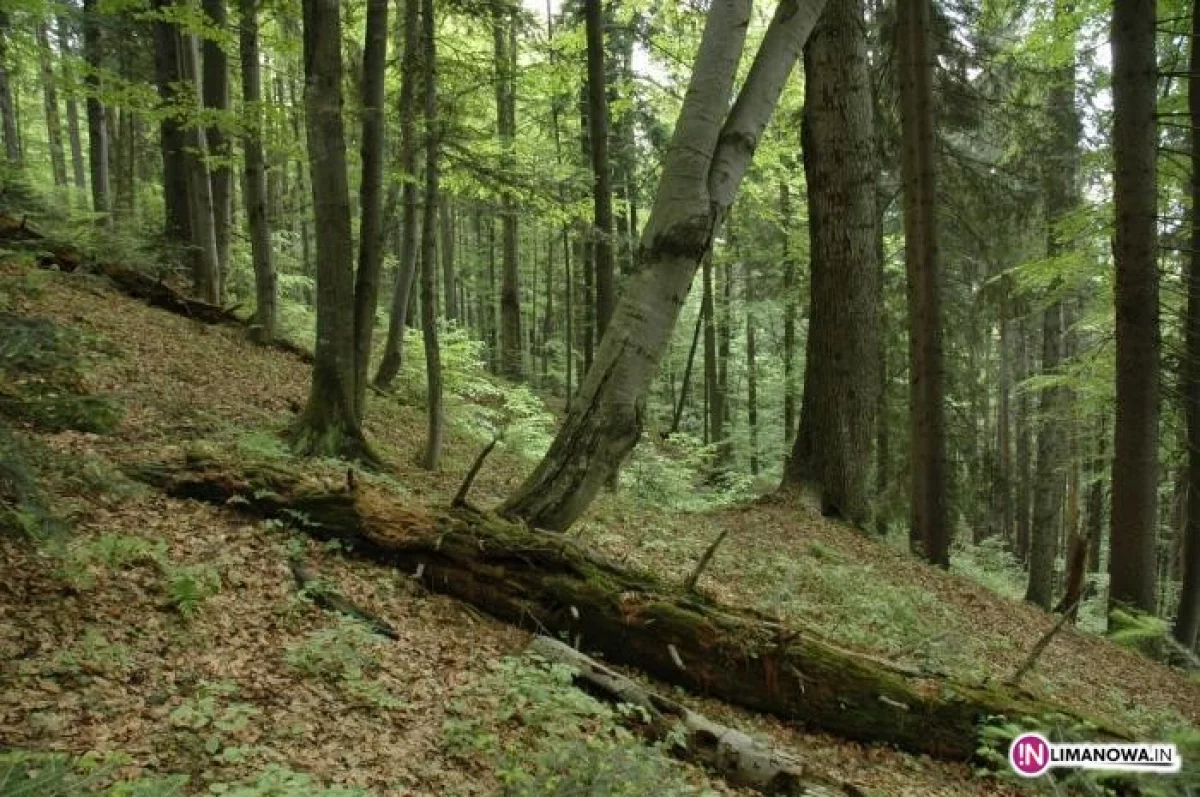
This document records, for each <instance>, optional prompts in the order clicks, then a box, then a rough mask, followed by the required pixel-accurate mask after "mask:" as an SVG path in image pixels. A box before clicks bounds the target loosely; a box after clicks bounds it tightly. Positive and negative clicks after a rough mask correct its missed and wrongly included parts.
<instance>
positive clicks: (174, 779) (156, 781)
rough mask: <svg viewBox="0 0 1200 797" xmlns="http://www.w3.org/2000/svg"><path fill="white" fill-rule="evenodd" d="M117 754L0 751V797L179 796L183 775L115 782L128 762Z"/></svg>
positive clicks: (121, 755) (184, 778)
mask: <svg viewBox="0 0 1200 797" xmlns="http://www.w3.org/2000/svg"><path fill="white" fill-rule="evenodd" d="M128 760H129V758H128V756H125V755H123V754H120V753H111V754H105V755H97V754H92V753H89V754H88V755H85V756H81V757H79V758H71V757H70V756H67V755H63V754H61V753H37V752H27V751H21V750H9V751H3V752H0V795H3V796H4V797H18V795H19V797H78V795H81V794H96V795H104V797H179V796H180V795H182V794H183V793H184V787H185V786H186V785H187V782H188V778H187V776H186V775H169V776H167V777H157V776H153V775H150V776H142V777H139V778H137V779H135V780H125V781H116V782H114V778H115V776H116V772H117V770H118V769H119V768H120V767H121V766H122V765H123V764H125V763H128Z"/></svg>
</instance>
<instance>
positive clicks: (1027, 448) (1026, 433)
mask: <svg viewBox="0 0 1200 797" xmlns="http://www.w3.org/2000/svg"><path fill="white" fill-rule="evenodd" d="M1016 338H1017V339H1016V350H1017V351H1016V361H1017V382H1018V384H1019V383H1020V382H1023V381H1025V380H1026V379H1028V378H1029V376H1030V374H1032V373H1033V366H1032V363H1031V362H1030V356H1029V330H1028V324H1027V322H1026V320H1025V319H1024V318H1019V319H1018V320H1017V321H1016ZM1029 405H1030V401H1029V392H1028V391H1026V390H1020V391H1018V392H1017V412H1016V419H1015V422H1014V424H1013V425H1014V427H1015V433H1016V455H1017V474H1016V477H1017V478H1016V484H1015V485H1014V486H1015V493H1016V496H1015V499H1014V501H1013V511H1014V514H1015V515H1016V545H1015V546H1014V548H1013V553H1015V554H1016V557H1017V561H1019V562H1022V563H1027V562H1028V561H1029V538H1030V536H1031V533H1032V529H1031V528H1030V526H1031V522H1030V518H1031V500H1030V494H1031V491H1032V489H1033V468H1032V466H1031V463H1032V462H1033V424H1032V423H1031V421H1030V414H1031V413H1030V406H1029Z"/></svg>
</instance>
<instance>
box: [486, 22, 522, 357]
mask: <svg viewBox="0 0 1200 797" xmlns="http://www.w3.org/2000/svg"><path fill="white" fill-rule="evenodd" d="M494 14H495V20H494V22H493V27H492V38H493V45H494V50H495V61H496V63H495V68H496V120H497V125H496V134H497V137H498V139H499V141H500V151H501V164H502V167H501V168H503V169H504V170H505V171H508V170H509V169H510V168H512V164H513V152H512V148H513V140H514V138H515V137H516V134H517V116H516V113H517V111H516V108H517V97H516V79H517V74H516V69H517V28H516V24H517V23H516V18H515V15H514V11H513V9H511V8H508V7H504V6H500V7H497V9H496V10H495V11H494ZM500 219H501V225H502V226H501V235H502V243H501V269H500V372H501V373H502V374H503V375H504V376H506V377H508V378H509V379H513V380H516V381H520V380H521V379H523V378H524V376H525V365H524V356H523V352H524V339H523V338H522V337H521V284H520V274H519V271H518V265H519V264H518V263H517V255H518V252H517V205H516V200H515V199H514V198H513V195H512V192H511V191H509V190H503V191H502V193H501V196H500Z"/></svg>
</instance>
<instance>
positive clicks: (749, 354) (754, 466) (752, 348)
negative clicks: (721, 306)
mask: <svg viewBox="0 0 1200 797" xmlns="http://www.w3.org/2000/svg"><path fill="white" fill-rule="evenodd" d="M744 269H745V280H746V424H747V426H748V427H749V432H750V474H751V475H752V476H757V475H758V346H757V341H756V340H755V333H756V331H757V330H756V329H755V327H756V326H757V325H758V320H757V319H756V318H755V315H754V300H755V294H754V288H755V284H754V265H753V263H751V262H750V261H747V262H746V265H745V266H744Z"/></svg>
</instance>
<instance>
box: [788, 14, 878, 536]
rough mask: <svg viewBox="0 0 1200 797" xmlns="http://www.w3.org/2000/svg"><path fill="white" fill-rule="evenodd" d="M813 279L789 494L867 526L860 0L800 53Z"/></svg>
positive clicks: (869, 262) (871, 215) (869, 172)
mask: <svg viewBox="0 0 1200 797" xmlns="http://www.w3.org/2000/svg"><path fill="white" fill-rule="evenodd" d="M804 74H805V76H806V79H805V83H804V89H805V97H804V120H803V127H802V145H803V150H804V174H805V179H806V180H807V183H808V214H809V238H810V241H811V252H812V257H811V267H810V271H811V278H810V288H809V297H810V298H809V321H808V344H807V346H806V351H805V368H804V397H803V401H802V403H801V406H800V427H799V430H798V431H797V433H796V440H795V444H794V445H793V447H792V451H791V456H790V457H789V458H788V461H787V465H786V467H785V469H784V475H783V484H782V486H781V488H782V489H783V490H785V491H788V490H796V491H804V492H809V493H811V494H812V495H814V497H815V498H816V500H817V502H818V504H819V506H820V508H821V511H822V513H824V514H826V515H831V516H836V517H840V518H844V519H845V520H847V521H849V522H850V523H852V524H854V525H856V526H859V527H860V528H866V525H867V524H868V523H869V521H870V515H871V499H870V493H871V490H870V475H871V448H872V443H873V438H874V435H875V413H876V411H877V409H878V390H879V384H878V380H879V365H878V361H879V347H880V344H879V324H878V320H879V310H878V308H879V302H880V293H879V264H878V263H877V261H876V257H877V255H878V252H877V250H876V237H877V236H876V223H877V219H876V215H877V214H876V206H875V203H876V197H875V191H876V178H875V158H874V150H875V135H874V130H873V119H872V116H873V107H872V95H871V82H870V76H869V74H868V71H867V41H866V36H865V33H864V21H863V6H862V2H861V0H830V2H829V4H828V6H827V7H826V9H825V13H824V14H823V15H822V17H821V19H820V20H819V21H818V23H817V26H816V28H815V29H814V30H813V35H812V37H811V38H810V39H809V41H808V44H807V46H806V47H805V50H804Z"/></svg>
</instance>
